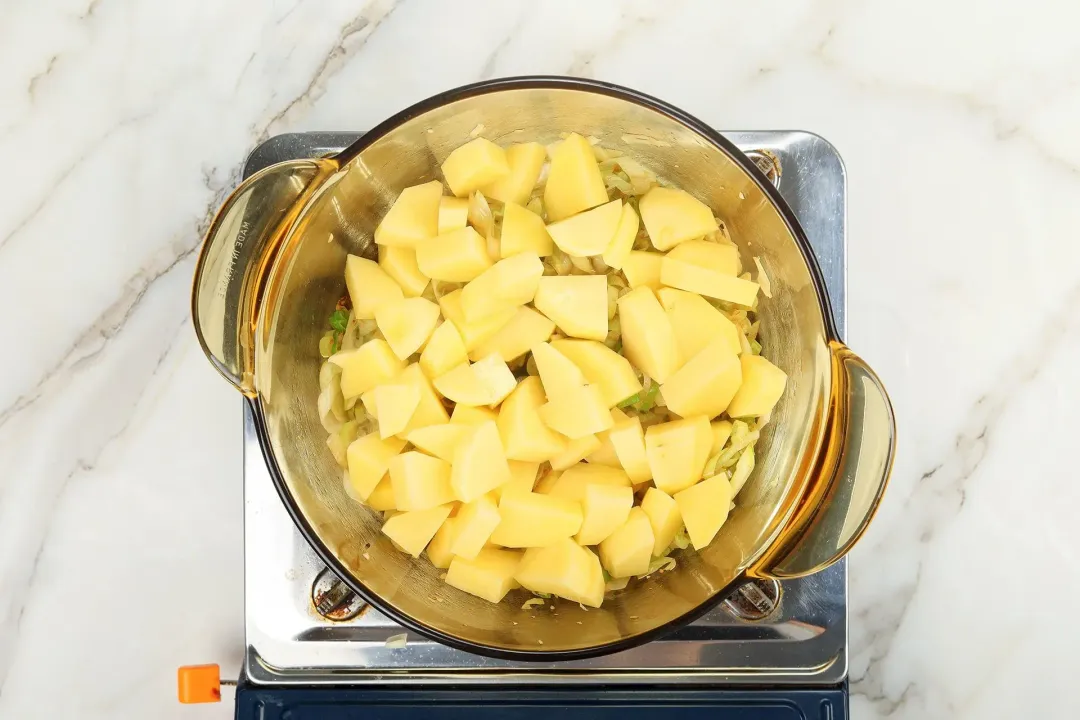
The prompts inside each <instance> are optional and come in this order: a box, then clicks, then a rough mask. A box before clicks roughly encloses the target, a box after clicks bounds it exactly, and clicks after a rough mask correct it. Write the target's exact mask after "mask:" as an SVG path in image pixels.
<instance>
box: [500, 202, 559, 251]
mask: <svg viewBox="0 0 1080 720" xmlns="http://www.w3.org/2000/svg"><path fill="white" fill-rule="evenodd" d="M554 251H555V243H554V241H553V240H552V239H551V235H549V234H548V231H547V226H545V225H544V220H543V219H542V218H541V217H540V216H539V215H537V214H536V213H534V212H532V211H530V210H527V209H525V208H523V207H522V206H520V205H518V204H517V203H512V202H510V203H507V204H506V207H505V208H504V209H503V224H502V236H501V237H500V238H499V252H500V256H501V257H504V258H508V257H511V256H513V255H517V254H518V253H522V252H533V253H536V254H537V255H538V256H540V257H547V256H548V255H551V254H552V253H553V252H554Z"/></svg>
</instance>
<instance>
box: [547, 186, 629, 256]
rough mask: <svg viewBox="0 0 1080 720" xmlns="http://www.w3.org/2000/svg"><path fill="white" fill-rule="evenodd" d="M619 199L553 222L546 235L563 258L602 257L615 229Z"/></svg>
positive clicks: (617, 223)
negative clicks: (562, 253) (561, 253)
mask: <svg viewBox="0 0 1080 720" xmlns="http://www.w3.org/2000/svg"><path fill="white" fill-rule="evenodd" d="M621 218H622V200H612V201H611V202H609V203H604V204H603V205H601V206H600V207H595V208H593V209H592V210H588V211H586V212H583V213H580V214H578V215H574V216H572V217H568V218H566V219H565V220H560V221H558V222H554V223H552V224H550V225H548V226H547V231H548V234H549V235H551V239H552V240H554V241H555V244H556V245H558V246H559V249H560V250H562V251H563V252H564V253H566V254H567V255H575V256H577V257H589V256H591V255H602V254H603V252H604V251H605V250H607V248H608V246H609V245H610V244H611V241H612V240H614V238H615V231H616V230H618V229H619V221H620V220H621Z"/></svg>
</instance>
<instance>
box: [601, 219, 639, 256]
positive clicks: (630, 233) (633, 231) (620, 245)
mask: <svg viewBox="0 0 1080 720" xmlns="http://www.w3.org/2000/svg"><path fill="white" fill-rule="evenodd" d="M637 232H638V214H637V213H636V212H634V208H633V207H632V206H631V205H629V204H626V205H623V206H622V212H621V214H620V216H619V227H618V228H617V229H616V230H615V237H613V238H612V239H611V242H610V243H609V244H608V246H607V248H606V249H605V250H604V262H605V263H607V264H608V265H610V266H611V267H613V268H616V269H621V268H622V266H623V263H625V262H626V258H627V257H629V255H630V251H631V250H632V249H633V248H634V239H635V238H637Z"/></svg>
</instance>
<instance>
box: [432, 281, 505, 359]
mask: <svg viewBox="0 0 1080 720" xmlns="http://www.w3.org/2000/svg"><path fill="white" fill-rule="evenodd" d="M439 307H441V308H442V311H443V315H444V316H445V317H446V319H447V320H449V321H450V322H452V323H454V327H456V328H457V331H458V333H459V334H460V335H461V340H462V342H464V343H465V349H466V350H472V349H473V348H475V347H476V346H477V345H479V344H480V343H482V342H484V341H485V340H487V339H488V338H489V337H491V336H492V335H494V334H495V333H497V332H498V331H499V330H500V329H501V328H502V327H503V325H506V323H508V322H510V319H511V318H512V317H514V313H516V312H517V308H513V307H506V308H503V309H502V310H499V312H498V313H496V314H494V315H491V316H489V317H486V318H484V319H483V320H478V321H476V322H471V323H470V322H465V311H464V310H463V309H462V307H461V290H454V291H453V292H450V293H447V294H446V295H443V296H442V297H441V298H439Z"/></svg>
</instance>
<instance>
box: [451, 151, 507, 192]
mask: <svg viewBox="0 0 1080 720" xmlns="http://www.w3.org/2000/svg"><path fill="white" fill-rule="evenodd" d="M442 172H443V177H445V178H446V184H447V185H449V186H450V192H452V193H454V194H455V195H457V196H458V197H465V196H467V195H468V194H469V193H471V192H472V191H473V190H477V189H479V188H481V187H483V186H484V185H488V184H490V183H493V182H495V181H496V180H499V179H501V178H504V177H506V176H507V175H509V174H510V164H509V163H508V162H507V161H506V151H505V150H503V149H502V148H501V147H499V146H498V145H496V144H495V143H493V142H491V141H490V140H486V139H484V138H479V137H478V138H476V139H475V140H470V141H469V142H467V143H465V144H464V145H462V146H461V147H459V148H457V149H455V150H454V151H453V152H451V153H450V155H448V156H447V158H446V160H444V161H443V164H442Z"/></svg>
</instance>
